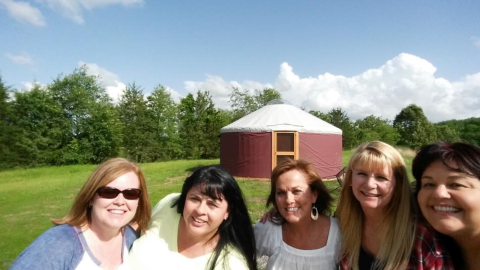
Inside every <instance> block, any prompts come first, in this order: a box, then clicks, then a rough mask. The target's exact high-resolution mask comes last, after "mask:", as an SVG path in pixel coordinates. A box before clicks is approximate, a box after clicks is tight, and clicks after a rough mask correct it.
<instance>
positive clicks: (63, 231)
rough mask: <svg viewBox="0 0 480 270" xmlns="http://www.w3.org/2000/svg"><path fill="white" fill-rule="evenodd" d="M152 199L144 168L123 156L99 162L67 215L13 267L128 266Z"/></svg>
mask: <svg viewBox="0 0 480 270" xmlns="http://www.w3.org/2000/svg"><path fill="white" fill-rule="evenodd" d="M149 220H150V202H149V200H148V193H147V188H146V184H145V177H144V176H143V173H142V171H141V170H140V168H139V167H138V166H137V165H136V164H135V163H133V162H130V161H128V160H126V159H123V158H113V159H110V160H107V161H105V162H104V163H102V164H100V165H99V166H98V167H97V168H96V170H95V171H94V172H93V173H92V174H91V175H90V177H89V178H88V180H87V182H85V184H84V185H83V187H82V188H81V189H80V192H79V193H78V194H77V197H76V198H75V200H74V202H73V205H72V206H71V208H70V210H69V211H68V213H67V215H66V216H65V217H64V218H62V219H58V220H53V223H54V224H55V225H57V226H55V227H52V228H50V229H48V230H47V231H46V232H44V233H43V234H42V235H40V236H39V237H38V238H37V239H35V241H34V242H33V243H32V244H30V246H28V247H27V249H25V250H24V251H23V252H22V253H21V254H20V255H19V256H18V258H17V259H16V260H15V262H14V263H13V265H12V266H11V268H10V269H13V270H15V269H124V268H127V267H128V250H129V249H130V247H131V245H132V244H133V241H134V240H135V239H136V238H137V233H136V232H135V230H134V229H133V228H132V227H131V226H129V225H130V224H132V225H133V224H135V225H136V226H138V231H145V230H146V228H147V225H148V222H149Z"/></svg>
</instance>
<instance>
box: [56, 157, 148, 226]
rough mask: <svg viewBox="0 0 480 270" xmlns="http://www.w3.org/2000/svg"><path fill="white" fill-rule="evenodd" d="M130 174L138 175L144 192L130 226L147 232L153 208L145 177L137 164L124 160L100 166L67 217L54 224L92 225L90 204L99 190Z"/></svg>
mask: <svg viewBox="0 0 480 270" xmlns="http://www.w3.org/2000/svg"><path fill="white" fill-rule="evenodd" d="M128 172H134V173H135V174H136V175H137V177H138V180H139V182H140V190H141V191H142V194H141V196H140V199H139V201H138V207H137V212H136V213H135V216H134V217H133V219H132V220H131V221H130V223H129V224H134V223H136V224H137V225H138V231H142V232H144V231H146V229H147V227H148V222H149V221H150V216H151V207H150V201H149V199H148V192H147V185H146V183H145V177H144V175H143V172H142V170H140V168H139V167H138V165H137V164H135V163H133V162H131V161H129V160H127V159H124V158H112V159H109V160H107V161H105V162H103V163H102V164H100V165H99V166H98V167H97V168H96V169H95V171H94V172H93V173H92V174H91V175H90V177H89V178H88V180H87V182H85V184H83V187H82V188H81V189H80V192H78V194H77V197H76V198H75V200H74V201H73V204H72V206H71V207H70V210H69V211H68V213H67V214H66V215H65V217H63V218H62V219H57V220H52V222H53V223H54V224H56V225H60V224H69V225H72V226H84V225H87V224H90V222H91V207H89V204H90V203H91V202H92V200H93V197H94V196H95V193H96V191H97V189H98V188H99V187H103V186H106V185H108V184H109V183H110V182H112V181H113V180H115V179H117V178H118V177H120V176H122V175H124V174H126V173H128Z"/></svg>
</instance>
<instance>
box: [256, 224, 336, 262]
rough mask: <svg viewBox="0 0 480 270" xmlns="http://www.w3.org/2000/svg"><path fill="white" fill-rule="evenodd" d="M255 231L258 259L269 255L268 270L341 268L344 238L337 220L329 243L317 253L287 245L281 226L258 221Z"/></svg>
mask: <svg viewBox="0 0 480 270" xmlns="http://www.w3.org/2000/svg"><path fill="white" fill-rule="evenodd" d="M253 229H254V232H255V241H256V244H257V256H258V257H259V258H260V257H261V256H268V262H267V266H266V268H265V269H266V270H269V269H274V270H281V269H285V270H309V269H315V270H321V269H338V263H339V261H340V241H341V239H340V238H341V237H340V232H339V228H338V223H337V220H336V219H335V218H332V217H331V218H330V230H329V232H328V240H327V244H326V245H325V246H324V247H322V248H319V249H313V250H302V249H297V248H294V247H291V246H289V245H287V244H286V243H285V242H283V238H282V226H281V225H277V224H274V223H272V222H269V221H267V223H265V224H262V223H260V222H258V223H257V224H255V226H254V228H253ZM305 233H308V232H305Z"/></svg>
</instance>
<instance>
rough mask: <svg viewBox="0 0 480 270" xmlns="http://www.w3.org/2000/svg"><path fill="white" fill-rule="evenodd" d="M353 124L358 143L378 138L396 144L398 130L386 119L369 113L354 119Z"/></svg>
mask: <svg viewBox="0 0 480 270" xmlns="http://www.w3.org/2000/svg"><path fill="white" fill-rule="evenodd" d="M355 126H356V128H357V140H358V143H362V142H370V141H375V140H378V141H383V142H386V143H388V144H390V145H396V144H397V142H398V139H399V135H398V132H397V130H396V129H395V128H394V127H393V126H392V125H390V122H389V121H388V120H387V119H382V118H380V117H377V116H374V115H370V116H367V117H365V118H364V119H361V120H357V121H355Z"/></svg>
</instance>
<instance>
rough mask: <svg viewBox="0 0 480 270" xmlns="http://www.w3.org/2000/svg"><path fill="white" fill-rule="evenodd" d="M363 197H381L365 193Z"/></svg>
mask: <svg viewBox="0 0 480 270" xmlns="http://www.w3.org/2000/svg"><path fill="white" fill-rule="evenodd" d="M363 195H365V196H368V197H379V196H380V195H379V194H373V193H365V192H363Z"/></svg>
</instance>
